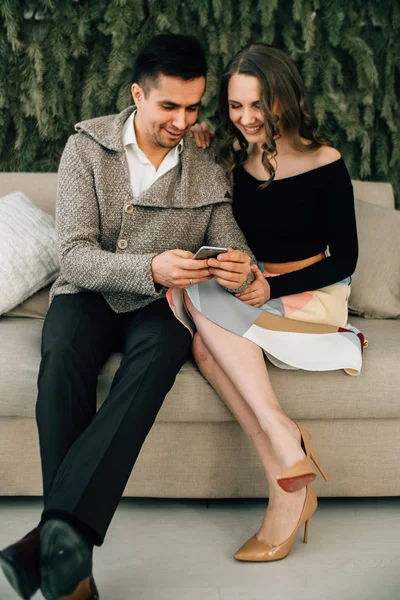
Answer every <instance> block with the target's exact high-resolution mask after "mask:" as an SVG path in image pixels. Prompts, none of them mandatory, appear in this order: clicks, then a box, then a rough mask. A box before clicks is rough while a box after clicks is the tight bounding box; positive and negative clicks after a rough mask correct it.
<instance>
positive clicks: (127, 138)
mask: <svg viewBox="0 0 400 600" xmlns="http://www.w3.org/2000/svg"><path fill="white" fill-rule="evenodd" d="M135 115H136V110H135V111H134V112H133V113H132V114H131V115H129V117H128V119H127V120H126V121H125V124H124V127H123V130H122V140H123V143H124V147H125V154H126V159H127V162H128V169H129V177H130V180H131V188H132V192H133V195H134V197H135V198H137V197H138V196H139V195H140V194H141V193H142V192H145V191H146V190H148V189H149V187H150V186H151V185H152V184H153V183H154V182H155V181H157V179H158V178H159V177H161V176H162V175H164V174H165V173H167V172H168V171H170V170H171V169H173V168H174V167H175V166H176V165H177V164H179V161H180V153H181V152H182V149H183V140H181V141H180V142H179V144H178V145H177V146H175V148H172V150H170V151H169V152H168V154H167V155H166V157H165V158H164V160H163V161H162V163H161V164H160V166H159V167H158V169H156V168H155V166H154V165H153V163H151V162H150V161H149V159H148V158H147V156H146V155H145V153H144V152H142V150H141V149H140V148H139V146H138V143H137V140H136V133H135V125H134V123H135Z"/></svg>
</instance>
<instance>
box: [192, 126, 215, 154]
mask: <svg viewBox="0 0 400 600" xmlns="http://www.w3.org/2000/svg"><path fill="white" fill-rule="evenodd" d="M189 134H190V136H191V137H192V138H193V139H194V141H195V142H196V146H197V147H198V148H203V150H205V149H206V148H208V147H209V146H210V144H211V140H213V139H214V138H215V133H214V132H213V131H210V128H209V126H208V124H207V123H206V122H205V121H203V123H196V124H195V125H193V127H191V128H190V129H189Z"/></svg>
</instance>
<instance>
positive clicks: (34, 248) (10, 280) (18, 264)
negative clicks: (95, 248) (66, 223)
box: [0, 192, 59, 315]
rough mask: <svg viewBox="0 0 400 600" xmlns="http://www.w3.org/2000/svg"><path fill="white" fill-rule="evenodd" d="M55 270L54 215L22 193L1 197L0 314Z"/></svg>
mask: <svg viewBox="0 0 400 600" xmlns="http://www.w3.org/2000/svg"><path fill="white" fill-rule="evenodd" d="M58 271H59V260H58V239H57V233H56V229H55V225H54V219H53V217H51V216H50V215H48V214H47V213H45V212H44V211H43V210H42V209H40V208H39V207H38V206H36V205H35V204H34V203H33V202H32V201H31V200H30V199H29V198H28V197H27V196H26V195H25V194H24V193H23V192H14V193H12V194H8V195H7V196H4V198H0V315H1V314H3V313H5V312H7V311H9V310H11V309H12V308H14V307H15V306H17V305H18V304H20V303H21V302H23V301H24V300H26V299H27V298H29V296H31V295H32V294H34V293H35V292H37V291H38V290H40V289H41V288H42V287H44V286H45V285H47V284H49V283H50V282H52V281H54V279H55V278H56V277H57V274H58Z"/></svg>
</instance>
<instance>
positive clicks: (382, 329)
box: [0, 173, 400, 498]
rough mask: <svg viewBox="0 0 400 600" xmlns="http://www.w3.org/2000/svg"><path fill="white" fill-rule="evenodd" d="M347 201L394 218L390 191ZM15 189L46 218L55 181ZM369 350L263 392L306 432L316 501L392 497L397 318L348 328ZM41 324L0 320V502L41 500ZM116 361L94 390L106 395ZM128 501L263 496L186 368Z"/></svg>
mask: <svg viewBox="0 0 400 600" xmlns="http://www.w3.org/2000/svg"><path fill="white" fill-rule="evenodd" d="M354 187H355V195H356V197H358V198H361V199H363V200H366V201H369V202H377V203H379V204H381V205H383V206H386V207H387V208H393V192H392V188H391V186H390V185H389V184H372V183H361V182H354ZM16 190H22V191H24V192H25V193H26V194H28V196H29V197H30V198H31V199H32V200H33V201H35V202H36V203H37V204H38V205H39V206H41V207H42V208H43V209H44V210H46V211H48V212H50V213H53V212H54V200H55V195H56V174H52V173H50V174H23V173H19V174H18V173H15V174H12V173H3V174H0V197H1V196H3V195H5V194H6V193H8V192H10V191H16ZM350 322H351V323H352V324H353V325H355V326H356V327H358V328H359V329H361V330H362V331H363V332H364V333H365V336H366V338H367V339H368V341H369V347H368V349H367V351H366V352H365V355H364V366H363V371H362V374H361V376H360V377H349V376H348V375H346V374H345V373H344V372H329V373H309V372H300V371H280V370H279V369H277V368H275V367H273V366H270V367H269V371H270V375H271V379H272V383H273V385H274V388H275V390H276V392H277V395H278V398H279V399H280V401H281V404H282V406H283V408H284V409H285V411H286V412H287V413H288V414H289V415H290V416H291V417H292V418H293V419H297V420H300V421H302V422H303V423H304V424H305V425H306V426H307V427H308V428H309V429H310V431H311V433H312V435H313V439H314V446H315V450H316V453H317V456H318V457H319V459H320V461H321V463H322V465H323V467H324V469H325V470H326V472H327V474H328V476H329V482H328V483H325V482H324V481H323V480H322V478H321V477H318V478H317V479H316V482H315V490H316V492H317V494H318V495H320V496H392V495H400V463H399V456H400V393H399V390H400V368H399V367H400V320H390V319H389V320H368V319H360V318H355V317H354V318H351V319H350ZM42 325H43V320H42V319H40V318H26V317H25V318H23V317H1V318H0V495H3V496H5V495H24V496H25V495H26V496H28V495H41V493H42V489H41V475H40V462H39V449H38V438H37V431H36V424H35V418H34V414H35V402H36V378H37V373H38V368H39V360H40V336H41V329H42ZM119 360H120V356H118V355H114V356H112V357H111V358H110V359H109V361H108V363H107V364H106V366H105V368H104V369H103V371H102V373H101V375H100V378H99V386H98V397H99V403H101V402H102V401H103V400H104V398H105V396H106V393H107V389H108V387H109V385H110V382H111V378H112V376H113V375H114V373H115V371H116V369H117V367H118V363H119ZM125 495H128V496H154V497H181V498H186V497H191V498H199V497H205V498H224V497H248V498H250V497H265V496H267V495H268V488H267V484H266V480H265V477H264V474H263V471H262V469H261V466H260V462H259V460H258V457H257V455H256V453H255V451H254V450H253V448H252V446H251V444H250V442H249V441H248V440H247V438H246V436H245V435H244V434H243V432H242V431H241V429H240V427H239V426H238V425H237V423H236V422H235V420H234V418H233V417H232V415H231V414H230V412H229V410H228V409H227V408H226V407H225V405H224V404H223V403H222V401H221V400H220V399H219V398H218V396H217V395H216V393H215V392H214V391H213V389H212V388H211V386H210V385H209V384H208V383H207V382H206V381H205V380H204V379H203V378H202V376H201V374H200V373H199V371H198V370H197V369H196V367H195V366H194V364H193V363H192V362H191V361H188V362H187V363H186V364H185V365H184V367H183V368H182V370H181V372H180V373H179V375H178V376H177V379H176V382H175V385H174V387H173V389H172V390H171V392H170V393H169V394H168V397H167V398H166V400H165V403H164V405H163V407H162V409H161V411H160V413H159V416H158V418H157V421H156V423H155V425H154V427H153V429H152V431H151V433H150V435H149V436H148V438H147V440H146V443H145V445H144V447H143V450H142V453H141V454H140V457H139V459H138V462H137V464H136V466H135V469H134V471H133V474H132V475H131V478H130V480H129V483H128V485H127V488H126V490H125Z"/></svg>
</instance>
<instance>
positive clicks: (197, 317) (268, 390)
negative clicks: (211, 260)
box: [185, 294, 305, 472]
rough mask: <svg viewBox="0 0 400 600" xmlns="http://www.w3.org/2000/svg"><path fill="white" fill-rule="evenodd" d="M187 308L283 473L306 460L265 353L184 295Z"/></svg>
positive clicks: (298, 435)
mask: <svg viewBox="0 0 400 600" xmlns="http://www.w3.org/2000/svg"><path fill="white" fill-rule="evenodd" d="M185 299H186V303H187V307H188V309H189V311H190V313H191V315H192V318H193V320H194V322H195V324H196V327H197V330H198V332H199V333H200V336H201V338H202V340H203V342H204V344H205V345H206V347H207V349H208V351H209V352H210V354H211V355H212V357H213V358H214V360H215V361H216V362H217V363H218V365H219V366H220V367H221V369H222V370H223V371H224V372H225V374H226V375H227V376H228V378H229V379H230V380H231V382H232V384H233V385H234V387H235V388H236V390H237V391H238V393H239V394H240V396H242V398H243V399H244V400H245V401H246V403H247V404H248V405H249V407H250V408H251V410H252V411H253V413H254V414H255V416H256V418H257V421H258V423H259V424H260V426H261V429H262V430H263V431H264V432H265V433H266V434H267V435H268V437H269V438H270V440H271V444H272V448H273V450H274V453H275V454H276V457H277V459H278V462H279V464H280V466H281V468H280V472H282V471H284V470H286V469H288V468H289V467H291V466H293V464H294V463H296V462H297V461H299V460H302V459H303V458H304V456H305V455H304V452H303V450H302V448H301V445H300V432H299V429H298V427H297V426H296V424H295V423H294V422H293V421H292V420H291V419H289V417H288V416H287V415H286V414H285V413H284V412H283V410H282V409H281V407H280V406H279V402H278V399H277V397H276V395H275V392H274V390H273V389H272V385H271V382H270V379H269V376H268V371H267V369H266V366H265V361H264V355H263V351H262V350H261V348H260V347H259V346H257V345H256V344H254V343H253V342H251V341H249V340H247V339H246V338H243V337H241V336H239V335H236V334H234V333H231V332H230V331H227V330H226V329H223V328H222V327H219V326H218V325H215V323H213V322H212V321H209V320H208V319H207V318H206V317H204V316H203V315H202V314H201V313H200V312H199V311H198V310H197V309H196V308H195V307H194V306H193V304H192V302H191V301H190V299H189V297H188V296H187V294H185Z"/></svg>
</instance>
